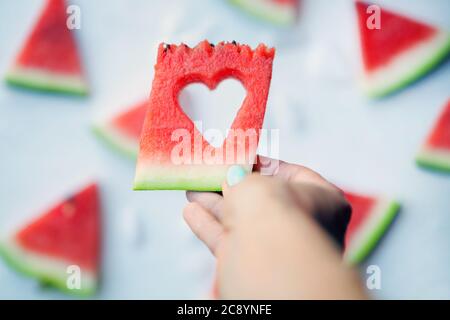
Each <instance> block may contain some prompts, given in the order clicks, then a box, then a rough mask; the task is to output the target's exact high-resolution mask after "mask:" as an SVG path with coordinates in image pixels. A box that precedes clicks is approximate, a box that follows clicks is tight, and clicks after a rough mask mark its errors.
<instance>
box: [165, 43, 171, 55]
mask: <svg viewBox="0 0 450 320" xmlns="http://www.w3.org/2000/svg"><path fill="white" fill-rule="evenodd" d="M169 49H170V44H167V43H164V53H166V52H167V50H169Z"/></svg>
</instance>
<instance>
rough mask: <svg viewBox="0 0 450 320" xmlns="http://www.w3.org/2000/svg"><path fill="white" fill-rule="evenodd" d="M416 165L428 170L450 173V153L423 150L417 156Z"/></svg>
mask: <svg viewBox="0 0 450 320" xmlns="http://www.w3.org/2000/svg"><path fill="white" fill-rule="evenodd" d="M416 163H417V164H418V165H419V166H421V167H424V168H427V169H432V170H436V171H440V172H448V173H450V151H449V150H437V149H431V148H423V149H422V150H420V151H419V153H418V154H417V156H416Z"/></svg>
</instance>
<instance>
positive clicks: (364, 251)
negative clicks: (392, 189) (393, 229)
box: [344, 200, 400, 264]
mask: <svg viewBox="0 0 450 320" xmlns="http://www.w3.org/2000/svg"><path fill="white" fill-rule="evenodd" d="M372 210H374V212H372V213H371V214H370V218H369V220H368V221H366V223H365V224H364V225H363V227H362V229H360V230H358V232H357V233H356V234H355V236H354V238H353V239H352V241H351V243H348V244H347V245H348V247H347V248H346V251H345V256H344V258H345V260H346V261H347V262H348V263H350V264H358V263H361V262H362V261H364V259H365V258H367V257H368V255H369V254H370V253H371V252H372V250H373V249H374V248H375V246H376V245H377V243H378V241H379V240H380V239H381V237H382V236H383V234H384V233H385V232H386V229H387V228H388V227H389V225H390V224H391V222H392V220H393V219H394V217H395V216H396V215H397V213H398V211H399V210H400V204H399V203H398V202H397V201H392V200H379V201H378V203H377V205H376V206H375V208H374V209H372Z"/></svg>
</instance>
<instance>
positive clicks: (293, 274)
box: [184, 158, 365, 299]
mask: <svg viewBox="0 0 450 320" xmlns="http://www.w3.org/2000/svg"><path fill="white" fill-rule="evenodd" d="M269 160H270V159H266V158H263V159H261V161H265V162H267V161H269ZM276 169H277V170H275V171H274V172H271V173H273V175H272V176H262V175H260V174H252V175H250V176H248V177H246V178H245V179H244V180H243V181H242V182H241V183H239V184H238V185H235V186H233V187H230V186H228V185H224V187H223V196H221V195H219V194H216V193H192V192H189V193H188V199H189V201H191V202H190V203H189V204H188V205H187V206H186V208H185V210H184V217H185V219H186V221H187V223H188V224H189V226H190V227H191V229H192V230H193V232H194V233H195V234H196V235H197V236H198V237H199V238H200V239H201V240H202V241H203V242H204V243H205V244H206V245H207V246H208V247H209V248H210V250H211V251H212V252H213V254H214V255H215V256H216V257H217V261H218V288H219V295H220V297H221V298H225V299H228V298H247V299H257V298H263V299H278V298H280V299H281V298H287V299H301V298H306V299H313V298H331V299H339V298H343V299H344V298H364V297H365V296H364V291H363V290H362V288H361V286H360V282H359V279H358V277H357V275H356V273H354V271H353V270H351V269H350V268H348V267H347V266H346V265H345V264H343V263H342V260H341V254H340V251H339V247H340V244H342V241H343V237H344V233H345V228H346V225H347V223H348V220H349V215H350V209H349V206H348V204H347V202H346V201H345V199H344V197H343V196H342V194H341V192H340V191H339V190H338V189H337V188H335V187H334V186H333V185H331V184H330V183H328V182H327V181H326V180H324V179H323V178H322V177H321V176H320V175H318V174H317V173H315V172H313V171H311V170H309V169H307V168H304V167H301V166H297V165H291V164H287V163H284V162H281V163H279V166H278V167H277V168H276ZM266 173H267V172H266ZM317 221H318V222H319V224H318V223H316V222H317ZM320 225H322V226H323V227H324V228H321V227H320ZM324 229H325V230H326V231H325V230H324ZM330 235H331V237H330ZM333 239H335V240H333Z"/></svg>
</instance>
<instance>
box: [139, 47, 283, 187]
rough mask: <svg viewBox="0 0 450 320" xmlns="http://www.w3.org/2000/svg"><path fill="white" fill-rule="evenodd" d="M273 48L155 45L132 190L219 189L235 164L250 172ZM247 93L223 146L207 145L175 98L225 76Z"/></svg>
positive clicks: (213, 83) (262, 117) (260, 122)
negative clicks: (186, 89)
mask: <svg viewBox="0 0 450 320" xmlns="http://www.w3.org/2000/svg"><path fill="white" fill-rule="evenodd" d="M274 54H275V50H274V49H273V48H267V47H266V46H265V45H262V44H261V45H259V46H258V47H257V48H256V49H254V50H252V49H251V48H250V47H249V46H247V45H240V44H237V43H236V42H234V41H233V42H231V43H224V42H221V43H219V44H217V45H213V44H211V43H209V42H208V41H203V42H201V43H199V44H198V45H197V46H196V47H194V48H190V47H188V46H187V45H184V44H181V45H166V44H161V45H160V46H159V49H158V57H157V63H156V65H155V77H154V80H153V85H152V91H151V95H150V101H149V107H148V111H147V115H146V118H145V122H144V127H143V129H142V133H141V140H140V150H139V155H138V160H137V165H136V175H135V181H134V189H135V190H198V191H220V190H221V189H222V183H223V182H224V181H225V178H226V173H227V170H228V168H229V167H230V166H232V165H236V164H238V165H241V166H242V167H243V168H244V169H245V170H246V171H247V172H250V171H251V170H252V167H253V163H254V161H255V157H256V149H257V144H258V141H259V135H260V129H261V127H262V124H263V121H264V114H265V109H266V101H267V97H268V93H269V86H270V80H271V76H272V63H273V58H274ZM230 77H233V78H236V79H237V80H239V81H241V82H242V84H243V86H244V88H245V89H246V90H247V96H246V98H245V100H244V101H243V104H242V106H241V107H240V109H239V111H238V112H237V115H236V118H235V119H234V121H233V123H232V125H231V128H230V130H229V132H228V133H227V137H226V139H225V141H224V142H223V145H222V146H221V147H219V148H214V147H213V146H211V145H210V144H209V143H208V142H207V141H206V139H204V138H203V136H202V133H201V132H200V131H199V130H197V128H196V127H195V125H194V123H193V121H192V120H191V119H190V118H189V117H188V116H187V115H186V114H185V113H184V112H183V110H182V108H181V106H180V104H179V102H178V95H179V93H180V91H181V90H182V89H183V88H184V87H185V86H186V85H188V84H190V83H194V82H202V83H204V84H205V85H206V86H208V87H209V88H210V89H211V90H212V89H214V88H216V86H217V85H218V84H219V83H220V82H221V81H222V80H224V79H226V78H230Z"/></svg>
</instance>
